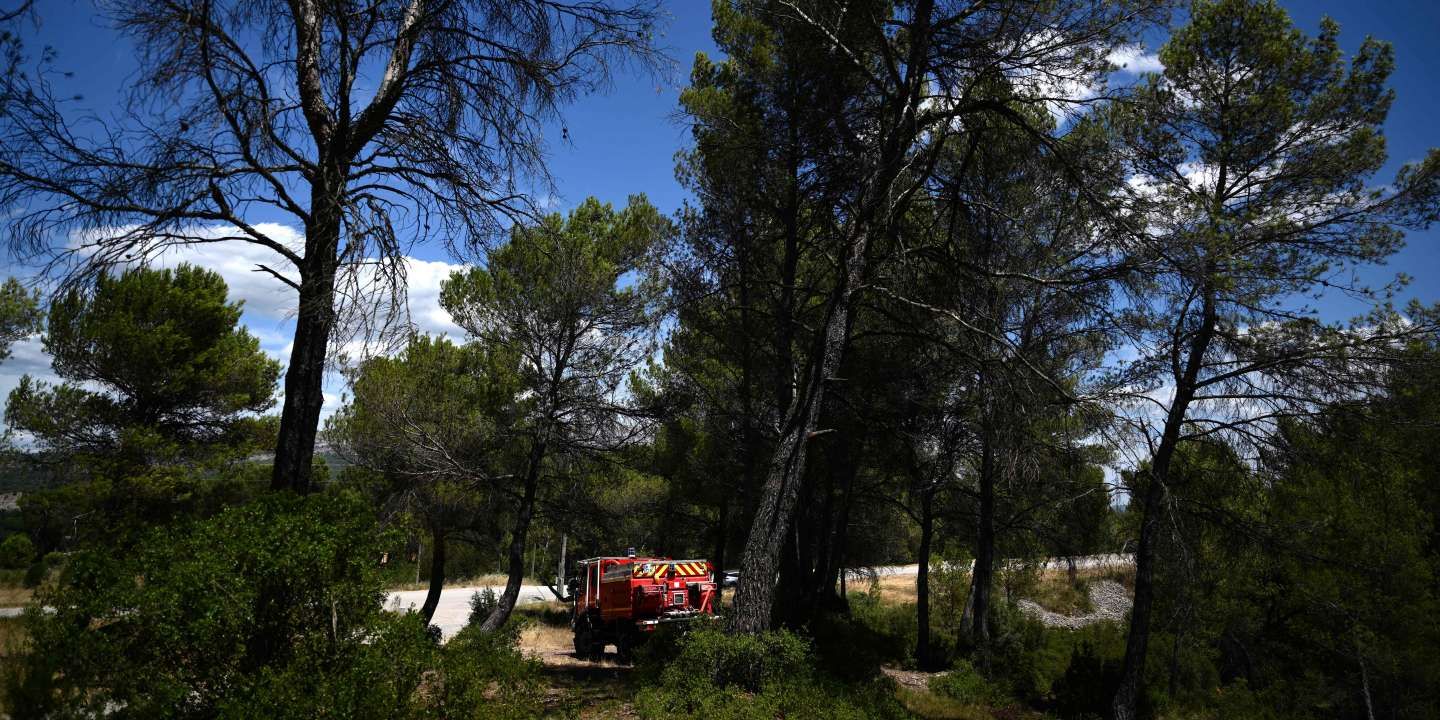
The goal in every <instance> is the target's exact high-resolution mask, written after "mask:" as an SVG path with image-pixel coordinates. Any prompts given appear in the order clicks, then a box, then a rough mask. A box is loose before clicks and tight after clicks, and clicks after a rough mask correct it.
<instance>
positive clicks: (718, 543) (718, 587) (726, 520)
mask: <svg viewBox="0 0 1440 720" xmlns="http://www.w3.org/2000/svg"><path fill="white" fill-rule="evenodd" d="M729 532H730V500H729V498H728V497H727V498H726V499H725V500H724V501H722V502H721V503H720V517H719V518H718V519H717V524H716V527H715V552H714V553H712V554H711V559H710V562H711V563H712V568H711V573H710V574H711V579H712V580H714V581H715V606H716V607H719V606H720V598H721V597H723V596H724V594H725V544H726V543H725V540H726V537H727V536H728V535H729Z"/></svg>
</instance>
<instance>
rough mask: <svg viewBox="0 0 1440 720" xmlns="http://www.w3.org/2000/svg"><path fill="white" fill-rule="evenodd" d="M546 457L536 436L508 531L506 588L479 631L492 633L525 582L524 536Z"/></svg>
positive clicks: (504, 617) (541, 441)
mask: <svg viewBox="0 0 1440 720" xmlns="http://www.w3.org/2000/svg"><path fill="white" fill-rule="evenodd" d="M544 459H545V441H544V440H543V439H537V440H536V441H535V445H534V446H533V447H532V449H531V451H530V461H529V468H528V469H527V470H526V472H525V489H524V495H523V496H522V497H521V498H520V506H519V507H518V508H516V513H515V527H514V528H513V529H512V530H511V531H510V552H509V556H508V557H507V558H506V568H507V569H506V578H505V591H504V592H502V593H501V594H500V598H499V601H498V602H497V603H496V605H495V609H494V610H492V611H490V615H489V617H486V618H485V622H483V623H481V624H480V630H481V632H487V633H488V632H494V631H495V630H498V629H500V627H501V626H503V625H504V624H505V622H506V621H508V620H509V619H510V613H511V611H513V610H514V609H515V602H516V601H517V600H519V599H520V586H521V585H522V584H524V581H525V539H526V538H527V537H528V536H529V533H530V521H531V519H532V518H533V517H534V515H535V496H536V494H537V492H538V489H539V487H540V466H541V463H542V462H544Z"/></svg>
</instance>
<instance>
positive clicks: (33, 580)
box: [21, 560, 50, 588]
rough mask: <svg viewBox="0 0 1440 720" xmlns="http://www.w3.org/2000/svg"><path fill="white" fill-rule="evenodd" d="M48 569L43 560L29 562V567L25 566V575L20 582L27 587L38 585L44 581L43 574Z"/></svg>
mask: <svg viewBox="0 0 1440 720" xmlns="http://www.w3.org/2000/svg"><path fill="white" fill-rule="evenodd" d="M49 569H50V568H49V567H48V566H47V565H46V564H45V561H44V560H36V561H35V562H32V563H30V567H28V568H25V577H24V578H22V579H21V584H23V585H24V586H25V587H27V588H37V587H40V583H42V582H45V574H46V572H47V571H48V570H49Z"/></svg>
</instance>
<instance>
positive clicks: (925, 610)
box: [915, 489, 935, 670]
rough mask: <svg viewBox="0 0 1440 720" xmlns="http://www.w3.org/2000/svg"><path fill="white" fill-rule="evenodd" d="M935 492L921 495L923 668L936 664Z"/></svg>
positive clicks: (919, 639)
mask: <svg viewBox="0 0 1440 720" xmlns="http://www.w3.org/2000/svg"><path fill="white" fill-rule="evenodd" d="M934 499H935V493H934V491H932V490H928V489H927V490H925V491H923V492H922V493H921V495H920V556H919V557H918V558H917V559H916V560H917V562H919V564H920V567H919V569H918V570H916V573H915V620H916V624H917V625H918V634H917V635H916V636H915V662H917V663H919V664H920V667H921V668H922V669H927V670H928V669H929V668H931V667H933V666H934V665H935V663H934V658H932V657H931V653H930V540H931V536H932V534H933V531H934V529H935V513H934Z"/></svg>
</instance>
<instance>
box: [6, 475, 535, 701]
mask: <svg viewBox="0 0 1440 720" xmlns="http://www.w3.org/2000/svg"><path fill="white" fill-rule="evenodd" d="M390 539H391V538H389V537H388V534H387V533H386V532H384V531H382V530H381V529H380V527H379V526H378V524H377V523H376V521H375V518H374V516H373V515H372V514H371V512H370V509H369V506H368V505H367V504H366V503H364V502H363V501H361V500H359V499H358V498H354V497H349V496H342V497H337V496H326V495H312V496H307V497H303V498H302V497H296V496H294V495H290V494H274V495H270V496H266V497H264V498H262V499H260V500H258V501H256V502H254V503H252V504H250V505H246V506H243V507H239V508H232V509H230V510H226V511H224V512H222V513H220V514H219V515H217V516H215V517H213V518H210V519H207V520H203V521H198V522H189V523H185V524H181V525H177V526H173V527H166V528H159V529H156V530H154V531H153V532H151V533H148V534H147V535H146V536H145V538H144V539H143V540H142V541H141V542H140V543H139V544H138V545H136V547H135V549H134V551H133V552H131V553H126V554H123V555H121V554H112V553H105V552H100V551H81V552H76V553H74V554H73V555H72V556H71V557H70V558H69V560H68V562H67V563H66V565H65V568H64V570H63V571H62V572H61V574H60V577H59V581H58V582H57V583H55V584H54V585H53V586H51V587H47V588H45V589H42V590H41V592H40V593H39V594H38V595H37V601H38V602H39V603H40V604H43V605H47V606H49V607H51V608H54V612H53V613H40V612H32V613H30V614H29V615H28V616H27V618H26V624H27V629H28V630H29V632H30V636H31V639H32V648H33V651H32V652H31V653H30V655H28V656H27V657H26V658H25V660H24V667H23V669H22V671H21V672H19V673H18V674H17V675H16V676H15V677H13V678H11V681H10V683H9V685H10V688H9V689H10V697H9V700H10V704H9V706H10V708H11V709H12V711H13V712H15V713H16V715H17V716H19V717H72V716H75V717H95V716H100V715H105V716H106V717H116V718H127V717H136V718H179V717H186V718H189V717H235V718H238V717H274V718H302V717H304V718H309V717H337V718H376V719H377V720H378V719H379V718H412V717H413V718H430V717H444V716H447V713H448V716H455V715H457V714H473V713H475V712H479V711H480V709H481V708H482V707H483V709H484V712H485V714H487V715H489V716H495V717H524V716H533V715H536V714H538V706H537V705H534V704H533V703H532V700H533V699H534V696H535V693H534V692H533V690H532V689H531V688H532V687H533V682H530V681H527V680H526V679H525V678H526V677H533V669H530V666H529V665H527V664H526V663H525V662H524V661H523V659H521V658H519V656H518V653H516V652H515V651H514V648H513V639H514V637H513V634H511V635H504V634H502V635H500V636H498V637H494V638H491V637H482V638H476V637H473V636H471V635H464V634H462V637H460V638H457V639H456V641H453V642H452V643H451V644H450V645H449V646H446V647H441V646H439V645H438V644H436V643H435V642H434V641H433V640H432V639H431V638H430V636H429V635H428V633H427V632H426V628H425V627H424V623H423V622H421V621H420V619H419V617H418V616H414V615H396V614H390V613H386V612H384V611H383V610H382V607H381V603H382V598H383V597H384V594H383V590H382V586H381V584H380V582H379V574H378V567H377V561H378V558H379V557H380V552H381V548H383V547H385V546H386V544H387V542H389V541H390ZM527 673H528V675H527ZM446 703H473V705H468V706H465V709H464V712H463V713H460V712H459V711H458V709H457V708H458V706H456V705H453V704H452V705H449V706H448V707H449V708H450V709H449V710H446V709H445V707H446Z"/></svg>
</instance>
